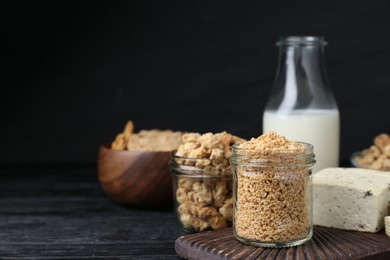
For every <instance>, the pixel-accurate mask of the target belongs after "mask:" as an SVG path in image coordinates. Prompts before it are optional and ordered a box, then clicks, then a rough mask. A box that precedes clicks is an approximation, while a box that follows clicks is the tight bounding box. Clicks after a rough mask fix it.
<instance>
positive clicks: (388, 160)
mask: <svg viewBox="0 0 390 260" xmlns="http://www.w3.org/2000/svg"><path fill="white" fill-rule="evenodd" d="M354 159H355V161H356V162H357V164H358V165H359V166H361V167H363V168H367V169H373V170H381V171H390V136H389V135H388V134H385V133H382V134H379V135H377V136H376V137H375V138H374V140H373V145H371V146H370V147H369V148H368V149H364V150H363V151H362V152H361V153H360V154H359V155H357V156H355V158H354Z"/></svg>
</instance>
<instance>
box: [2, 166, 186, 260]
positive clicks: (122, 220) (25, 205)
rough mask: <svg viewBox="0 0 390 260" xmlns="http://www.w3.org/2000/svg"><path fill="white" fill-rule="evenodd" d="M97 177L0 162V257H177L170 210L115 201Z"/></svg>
mask: <svg viewBox="0 0 390 260" xmlns="http://www.w3.org/2000/svg"><path fill="white" fill-rule="evenodd" d="M96 176H97V174H96V169H94V168H80V169H79V168H77V169H76V168H63V169H61V168H50V167H49V168H43V169H40V168H37V169H3V168H1V167H0V179H1V181H0V259H177V256H176V253H175V250H174V242H175V239H176V238H177V237H179V235H180V234H179V226H178V224H177V221H176V215H175V214H174V213H173V210H171V209H167V210H151V209H141V208H135V207H125V206H122V205H120V204H117V203H114V202H112V201H111V200H110V199H109V198H107V196H106V195H105V194H104V193H103V191H102V189H101V187H100V185H99V182H98V180H97V177H96Z"/></svg>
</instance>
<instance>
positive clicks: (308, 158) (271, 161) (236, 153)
mask: <svg viewBox="0 0 390 260" xmlns="http://www.w3.org/2000/svg"><path fill="white" fill-rule="evenodd" d="M297 143H299V144H302V145H303V148H296V149H281V150H271V149H268V150H253V149H244V148H240V147H238V146H239V145H240V144H235V145H233V156H232V158H231V159H230V162H231V165H234V166H237V165H241V166H251V167H270V166H271V167H283V166H289V165H308V166H313V165H314V164H315V162H316V160H315V155H314V153H313V151H314V147H313V145H312V144H309V143H305V142H297ZM298 151H301V152H300V153H297V152H298ZM253 157H258V158H253ZM276 157H280V158H279V159H282V162H281V161H280V160H277V161H275V158H276Z"/></svg>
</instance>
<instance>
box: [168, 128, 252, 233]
mask: <svg viewBox="0 0 390 260" xmlns="http://www.w3.org/2000/svg"><path fill="white" fill-rule="evenodd" d="M243 141H245V140H244V139H241V138H239V137H237V136H234V135H231V134H229V133H227V132H221V133H216V134H213V133H205V134H203V135H201V134H199V133H186V134H184V135H183V136H182V142H181V144H180V145H179V147H178V149H177V151H175V152H173V153H172V154H171V162H170V169H171V172H172V176H173V180H174V191H175V210H176V212H177V216H178V219H179V224H180V227H181V231H183V232H184V233H194V232H200V231H206V230H220V229H223V228H225V227H229V226H231V225H232V219H233V191H232V189H233V185H232V182H233V181H232V167H231V165H230V162H229V160H230V158H231V156H232V149H233V148H232V146H233V145H234V144H237V143H240V142H243Z"/></svg>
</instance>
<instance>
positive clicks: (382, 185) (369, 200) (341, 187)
mask: <svg viewBox="0 0 390 260" xmlns="http://www.w3.org/2000/svg"><path fill="white" fill-rule="evenodd" d="M389 201H390V173H386V172H381V171H375V170H366V169H358V168H327V169H324V170H322V171H319V172H317V173H316V174H314V175H313V224H314V225H319V226H324V227H332V228H339V229H347V230H357V231H365V232H378V231H379V230H381V229H382V228H383V227H384V218H385V216H387V215H388V213H389V212H388V204H389Z"/></svg>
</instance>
